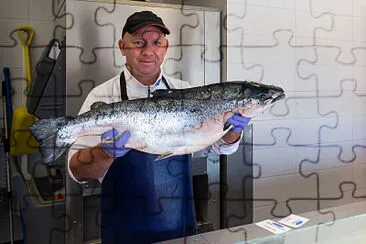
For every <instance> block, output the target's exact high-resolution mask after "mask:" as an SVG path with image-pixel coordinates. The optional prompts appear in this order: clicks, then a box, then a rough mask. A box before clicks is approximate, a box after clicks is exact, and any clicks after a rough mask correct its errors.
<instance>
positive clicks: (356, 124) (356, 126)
mask: <svg viewBox="0 0 366 244" xmlns="http://www.w3.org/2000/svg"><path fill="white" fill-rule="evenodd" d="M352 129H353V131H352V135H353V140H365V139H366V115H354V116H353V124H352ZM365 156H366V155H365Z"/></svg>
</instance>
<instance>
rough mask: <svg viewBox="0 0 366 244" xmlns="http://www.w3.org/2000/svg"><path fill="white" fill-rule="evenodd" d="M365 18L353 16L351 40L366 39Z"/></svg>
mask: <svg viewBox="0 0 366 244" xmlns="http://www.w3.org/2000/svg"><path fill="white" fill-rule="evenodd" d="M365 21H366V18H362V17H355V16H354V17H353V30H352V32H353V40H354V41H362V42H364V41H366V24H365Z"/></svg>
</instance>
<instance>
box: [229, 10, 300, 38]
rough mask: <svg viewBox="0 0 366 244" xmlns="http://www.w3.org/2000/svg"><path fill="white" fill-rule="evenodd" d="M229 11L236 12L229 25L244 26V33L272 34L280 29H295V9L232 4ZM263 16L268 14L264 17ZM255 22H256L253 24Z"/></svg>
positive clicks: (232, 26)
mask: <svg viewBox="0 0 366 244" xmlns="http://www.w3.org/2000/svg"><path fill="white" fill-rule="evenodd" d="M228 13H231V14H234V15H235V16H230V18H228V20H227V21H228V22H227V27H228V29H230V30H232V29H234V28H238V27H239V28H242V29H243V30H244V33H250V34H261V35H267V36H269V35H272V34H273V32H274V31H276V30H278V29H289V30H293V29H294V27H295V25H294V18H295V14H294V11H293V10H291V9H280V8H266V7H261V6H246V7H245V8H243V5H240V4H231V5H229V6H228ZM263 16H266V17H265V18H263ZM253 23H256V24H255V25H253Z"/></svg>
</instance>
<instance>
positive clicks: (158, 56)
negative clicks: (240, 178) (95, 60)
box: [69, 11, 249, 243]
mask: <svg viewBox="0 0 366 244" xmlns="http://www.w3.org/2000/svg"><path fill="white" fill-rule="evenodd" d="M168 34H170V31H169V29H168V28H167V27H166V26H165V24H164V23H163V21H162V19H161V18H160V17H158V16H156V15H155V14H154V13H152V12H150V11H142V12H136V13H134V14H132V15H131V16H130V17H129V18H128V19H127V21H126V24H125V26H124V28H123V30H122V39H121V40H120V41H119V48H120V50H121V54H122V55H123V56H125V57H126V64H125V66H124V67H123V71H122V73H121V74H119V75H118V76H116V77H114V78H112V79H110V80H108V81H106V82H104V83H103V84H101V85H99V86H98V87H96V88H94V89H93V90H92V91H91V92H90V94H89V95H88V96H87V98H86V100H85V101H84V103H83V105H82V107H81V110H80V112H79V114H81V113H84V112H86V111H88V110H89V109H90V106H91V105H92V104H93V103H94V102H96V101H102V102H106V103H111V102H118V101H120V100H127V99H136V98H143V97H149V96H150V93H151V92H153V91H155V90H156V89H170V88H188V87H189V83H187V82H185V81H181V80H177V79H174V78H170V77H167V76H163V75H162V74H161V69H160V66H161V64H162V62H163V60H164V56H165V54H166V52H167V48H168V40H167V39H166V37H165V36H166V35H168ZM228 122H229V123H231V124H233V127H232V129H231V131H230V132H228V133H227V134H226V135H225V136H223V138H222V139H221V140H219V141H218V142H216V143H215V144H213V145H212V146H210V147H209V148H207V151H210V150H211V151H215V152H217V153H221V154H231V153H233V152H235V151H236V150H237V148H238V144H239V140H240V136H241V133H242V130H243V129H244V127H245V126H246V125H247V124H248V122H249V119H248V118H243V117H241V116H240V115H234V116H232V117H231V118H229V120H228ZM120 133H123V134H122V136H118V137H116V136H117V135H118V134H120ZM129 137H130V132H129V131H117V130H115V129H112V130H110V131H108V132H106V133H104V134H103V135H102V136H101V137H98V136H89V137H83V138H81V139H79V140H78V141H77V142H76V143H75V144H74V146H73V147H72V148H71V149H70V152H69V173H70V176H71V177H72V178H74V179H75V180H76V181H78V182H84V181H87V180H92V179H99V180H100V181H101V182H102V193H101V225H102V226H101V229H102V241H103V243H152V242H158V241H163V240H167V239H173V238H179V237H183V236H187V235H192V234H195V231H196V221H195V214H194V207H193V200H192V181H191V177H192V175H191V169H190V156H189V155H182V156H174V157H170V158H167V159H163V160H159V161H155V158H156V157H157V155H151V154H147V153H143V152H139V151H136V150H131V149H128V148H125V147H124V145H125V143H126V142H127V141H128V139H129ZM108 138H113V142H114V143H101V141H103V140H105V139H108ZM81 146H82V147H84V148H83V149H80V147H81Z"/></svg>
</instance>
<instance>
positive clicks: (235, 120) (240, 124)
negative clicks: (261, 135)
mask: <svg viewBox="0 0 366 244" xmlns="http://www.w3.org/2000/svg"><path fill="white" fill-rule="evenodd" d="M249 121H250V118H247V117H243V116H241V115H240V114H234V115H233V116H231V117H230V118H228V120H227V122H228V123H229V124H231V125H233V128H231V130H230V131H232V132H242V131H243V130H244V128H245V126H247V125H248V123H249Z"/></svg>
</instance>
